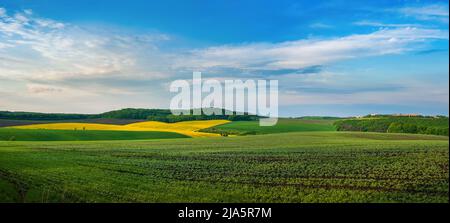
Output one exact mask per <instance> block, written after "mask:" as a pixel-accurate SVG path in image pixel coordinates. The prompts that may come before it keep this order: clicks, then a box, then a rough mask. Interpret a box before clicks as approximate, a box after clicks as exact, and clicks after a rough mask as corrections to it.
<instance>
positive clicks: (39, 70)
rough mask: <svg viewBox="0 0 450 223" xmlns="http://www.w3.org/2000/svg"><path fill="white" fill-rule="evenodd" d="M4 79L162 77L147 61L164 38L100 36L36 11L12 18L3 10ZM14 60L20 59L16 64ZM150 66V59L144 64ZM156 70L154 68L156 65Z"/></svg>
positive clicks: (0, 30) (0, 12)
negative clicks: (5, 77) (38, 14)
mask: <svg viewBox="0 0 450 223" xmlns="http://www.w3.org/2000/svg"><path fill="white" fill-rule="evenodd" d="M0 15H1V16H0V40H1V44H0V57H2V58H3V60H2V66H0V75H3V76H14V77H16V78H19V77H20V78H38V79H61V78H67V77H73V76H88V77H89V76H102V75H103V76H108V75H129V74H134V75H141V76H146V77H148V78H152V77H155V76H156V77H158V76H160V75H161V74H158V72H157V69H153V70H155V71H154V72H151V73H148V72H146V70H147V69H151V68H152V65H154V66H156V65H157V64H158V63H160V62H161V61H154V63H143V61H142V58H143V54H146V56H147V57H146V58H148V59H150V60H151V59H155V58H157V57H154V58H152V57H151V53H152V52H154V53H156V52H157V51H158V49H157V46H156V44H157V41H164V40H165V38H167V36H166V35H161V34H155V35H153V36H152V35H134V36H133V35H131V36H130V35H119V34H115V33H113V32H111V33H106V34H105V35H102V33H101V32H92V31H89V30H88V29H83V28H81V27H78V26H74V25H71V24H64V23H61V22H57V21H54V20H50V19H45V18H39V17H35V16H33V13H32V11H30V10H25V11H23V12H18V13H14V14H13V15H8V14H7V12H6V10H5V9H3V8H2V9H1V10H0ZM16 61H21V62H20V64H17V63H16ZM146 62H147V61H146ZM153 68H155V67H153Z"/></svg>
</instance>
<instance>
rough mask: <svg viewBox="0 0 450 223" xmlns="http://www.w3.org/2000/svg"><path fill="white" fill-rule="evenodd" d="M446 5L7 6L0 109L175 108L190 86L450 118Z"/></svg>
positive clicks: (288, 106)
mask: <svg viewBox="0 0 450 223" xmlns="http://www.w3.org/2000/svg"><path fill="white" fill-rule="evenodd" d="M448 26H449V14H448V1H417V0H414V1H406V0H402V1H394V0H386V1H383V0H382V1H343V0H339V1H338V0H334V1H333V0H331V1H136V0H128V1H106V0H99V1H95V2H92V1H87V0H79V1H61V0H59V1H56V0H41V1H36V0H34V1H31V0H27V1H25V0H17V1H5V0H0V110H27V111H43V112H86V113H95V112H102V111H107V110H110V109H117V108H122V107H147V108H150V107H167V106H168V104H169V102H170V98H171V96H172V95H171V94H170V93H169V92H168V85H169V83H170V82H171V81H172V80H175V79H180V78H182V79H189V78H191V75H192V71H194V70H195V71H202V72H203V75H204V77H206V78H240V79H244V80H245V79H248V78H264V79H278V80H279V83H280V114H281V115H283V116H301V115H339V116H347V115H363V114H367V113H423V114H445V115H448V98H449V86H448V78H449V63H448V37H449V33H448Z"/></svg>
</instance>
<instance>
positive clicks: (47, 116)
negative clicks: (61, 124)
mask: <svg viewBox="0 0 450 223" xmlns="http://www.w3.org/2000/svg"><path fill="white" fill-rule="evenodd" d="M89 118H100V117H99V115H87V114H63V113H38V112H9V111H0V119H12V120H32V121H53V120H76V119H89Z"/></svg>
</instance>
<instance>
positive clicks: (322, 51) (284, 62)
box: [176, 27, 448, 70]
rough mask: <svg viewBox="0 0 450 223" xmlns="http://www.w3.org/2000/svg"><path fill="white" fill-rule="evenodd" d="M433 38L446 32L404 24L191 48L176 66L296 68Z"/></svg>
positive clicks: (383, 51)
mask: <svg viewBox="0 0 450 223" xmlns="http://www.w3.org/2000/svg"><path fill="white" fill-rule="evenodd" d="M434 39H448V31H443V30H438V29H423V28H416V27H406V28H395V29H381V30H379V31H376V32H373V33H370V34H358V35H350V36H346V37H340V38H334V39H306V40H298V41H290V42H281V43H252V44H242V45H224V46H218V47H210V48H207V49H200V50H194V51H192V52H191V54H190V55H189V56H187V57H182V58H180V59H179V60H178V61H177V64H176V66H178V67H193V68H194V69H207V68H211V67H233V68H240V69H256V68H257V69H271V70H277V69H295V68H304V67H308V66H314V65H322V64H328V63H331V62H336V61H340V60H348V59H353V58H360V57H368V56H379V55H386V54H398V53H403V52H407V51H409V50H414V49H416V48H417V47H419V46H420V43H423V42H426V41H430V40H434Z"/></svg>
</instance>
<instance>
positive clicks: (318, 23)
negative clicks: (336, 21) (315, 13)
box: [309, 22, 333, 29]
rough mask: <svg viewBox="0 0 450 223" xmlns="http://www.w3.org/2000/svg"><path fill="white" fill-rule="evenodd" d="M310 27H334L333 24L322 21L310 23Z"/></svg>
mask: <svg viewBox="0 0 450 223" xmlns="http://www.w3.org/2000/svg"><path fill="white" fill-rule="evenodd" d="M309 27H310V28H313V29H331V28H333V26H332V25H328V24H325V23H321V22H316V23H312V24H310V25H309Z"/></svg>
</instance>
